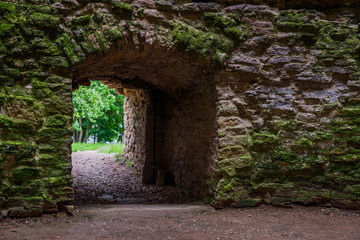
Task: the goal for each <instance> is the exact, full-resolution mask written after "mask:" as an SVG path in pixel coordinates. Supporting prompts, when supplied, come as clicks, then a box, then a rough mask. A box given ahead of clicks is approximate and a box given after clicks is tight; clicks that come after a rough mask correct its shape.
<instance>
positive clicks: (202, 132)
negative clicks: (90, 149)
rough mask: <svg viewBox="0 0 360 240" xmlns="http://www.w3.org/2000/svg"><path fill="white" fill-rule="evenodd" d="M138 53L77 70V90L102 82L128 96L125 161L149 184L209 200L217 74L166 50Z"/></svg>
mask: <svg viewBox="0 0 360 240" xmlns="http://www.w3.org/2000/svg"><path fill="white" fill-rule="evenodd" d="M132 49H133V48H126V49H125V48H124V49H121V50H116V51H114V52H112V53H111V54H110V55H108V56H105V57H99V56H93V57H89V58H88V60H87V61H86V62H84V63H83V64H81V65H80V66H78V67H76V68H75V69H74V70H73V76H72V79H73V87H74V89H76V88H77V86H78V85H88V84H89V80H101V81H102V82H103V83H104V84H106V85H108V86H109V87H111V88H114V89H116V91H117V92H118V93H121V94H124V95H125V97H126V98H125V105H124V108H125V109H124V111H125V149H124V157H125V158H127V159H129V160H130V161H132V162H133V163H134V165H135V168H136V170H137V171H139V172H140V173H141V175H142V181H143V183H147V184H154V183H155V182H156V181H158V184H159V183H160V184H175V185H178V186H180V187H182V188H183V189H184V190H186V191H189V192H191V193H193V195H194V196H195V197H196V196H197V197H203V196H204V194H206V192H205V191H206V189H207V188H206V187H205V184H206V180H207V179H209V174H210V171H209V169H210V168H211V167H212V163H213V160H214V159H215V146H214V142H215V141H214V138H215V137H216V131H215V126H216V124H215V120H216V108H215V87H214V81H213V70H212V69H211V67H209V64H208V63H206V62H201V61H197V60H194V59H192V60H191V61H190V60H189V58H188V57H183V56H181V55H179V54H178V53H176V52H169V51H168V50H166V49H164V48H153V47H151V48H146V47H145V48H144V49H141V50H132Z"/></svg>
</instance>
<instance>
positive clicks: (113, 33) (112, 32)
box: [104, 26, 123, 41]
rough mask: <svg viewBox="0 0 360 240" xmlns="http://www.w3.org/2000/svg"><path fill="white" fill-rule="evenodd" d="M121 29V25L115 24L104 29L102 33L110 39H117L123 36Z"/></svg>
mask: <svg viewBox="0 0 360 240" xmlns="http://www.w3.org/2000/svg"><path fill="white" fill-rule="evenodd" d="M122 31H123V28H122V27H120V26H115V27H112V28H110V29H108V30H106V31H105V33H104V34H105V36H106V37H107V38H108V39H109V40H110V41H117V40H119V39H121V38H122V37H123V33H122Z"/></svg>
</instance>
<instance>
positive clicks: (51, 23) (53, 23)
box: [28, 13, 60, 29]
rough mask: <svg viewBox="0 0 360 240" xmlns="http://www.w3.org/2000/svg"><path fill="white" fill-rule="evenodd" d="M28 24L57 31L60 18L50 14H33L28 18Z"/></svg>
mask: <svg viewBox="0 0 360 240" xmlns="http://www.w3.org/2000/svg"><path fill="white" fill-rule="evenodd" d="M28 22H29V23H30V24H32V25H36V26H38V27H41V28H46V29H57V28H58V25H59V23H60V18H59V17H56V16H54V15H50V14H42V13H33V14H31V15H30V16H29V17H28Z"/></svg>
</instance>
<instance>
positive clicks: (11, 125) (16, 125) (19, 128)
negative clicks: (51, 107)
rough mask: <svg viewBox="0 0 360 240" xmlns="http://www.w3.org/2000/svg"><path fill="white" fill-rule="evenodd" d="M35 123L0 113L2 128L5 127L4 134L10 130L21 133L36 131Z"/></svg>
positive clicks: (0, 125) (0, 126) (0, 127)
mask: <svg viewBox="0 0 360 240" xmlns="http://www.w3.org/2000/svg"><path fill="white" fill-rule="evenodd" d="M34 125H35V123H33V122H31V121H28V120H22V119H14V118H9V117H7V116H4V115H0V129H3V131H4V134H6V133H9V132H17V133H19V134H31V133H34V130H35V126H34ZM0 139H1V137H0Z"/></svg>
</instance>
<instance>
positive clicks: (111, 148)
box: [71, 143, 124, 154]
mask: <svg viewBox="0 0 360 240" xmlns="http://www.w3.org/2000/svg"><path fill="white" fill-rule="evenodd" d="M123 148H124V145H123V144H121V143H119V144H106V143H73V144H72V145H71V149H72V151H73V152H79V151H87V150H93V151H95V150H97V151H98V152H99V153H118V154H122V153H123Z"/></svg>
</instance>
